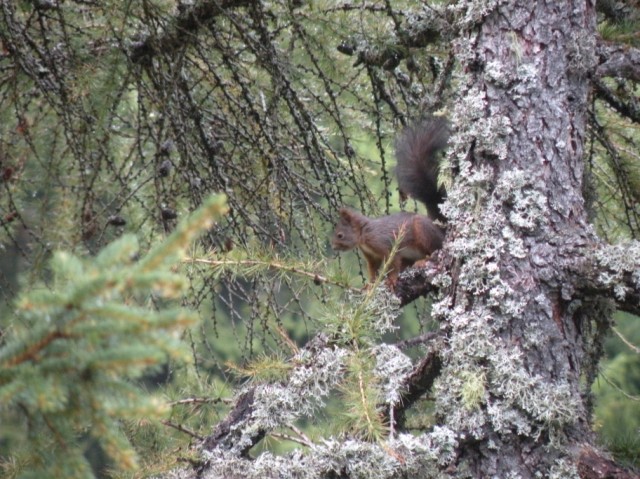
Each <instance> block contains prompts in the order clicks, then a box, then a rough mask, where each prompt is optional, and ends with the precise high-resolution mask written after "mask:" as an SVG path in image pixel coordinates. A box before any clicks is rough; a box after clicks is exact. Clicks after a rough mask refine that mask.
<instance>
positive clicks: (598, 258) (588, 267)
mask: <svg viewBox="0 0 640 479" xmlns="http://www.w3.org/2000/svg"><path fill="white" fill-rule="evenodd" d="M574 268H575V271H574V272H575V273H577V275H578V277H579V278H580V279H579V284H578V289H580V290H582V292H583V293H584V295H586V297H589V296H592V295H600V296H605V297H609V298H611V299H612V300H614V301H615V304H616V308H617V309H619V310H621V311H626V312H628V313H631V314H635V315H640V242H638V241H633V242H629V243H626V244H616V245H607V244H603V245H601V246H599V247H597V248H596V249H595V250H590V251H587V252H585V253H584V255H583V256H582V257H581V258H580V259H578V260H577V261H576V263H575V264H574Z"/></svg>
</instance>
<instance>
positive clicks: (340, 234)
mask: <svg viewBox="0 0 640 479" xmlns="http://www.w3.org/2000/svg"><path fill="white" fill-rule="evenodd" d="M336 236H337V237H338V239H342V238H344V234H342V233H338V234H337V235H336Z"/></svg>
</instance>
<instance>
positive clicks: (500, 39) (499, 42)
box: [436, 1, 610, 478]
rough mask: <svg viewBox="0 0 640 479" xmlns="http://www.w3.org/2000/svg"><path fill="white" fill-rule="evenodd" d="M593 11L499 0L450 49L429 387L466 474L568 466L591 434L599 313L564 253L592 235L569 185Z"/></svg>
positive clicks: (578, 182)
mask: <svg viewBox="0 0 640 479" xmlns="http://www.w3.org/2000/svg"><path fill="white" fill-rule="evenodd" d="M595 20H596V12H595V2H593V1H585V2H572V1H560V2H555V1H554V2H550V1H540V2H509V4H502V5H501V6H500V7H499V8H498V9H496V10H495V11H494V12H493V13H491V14H490V15H488V16H487V17H485V18H484V19H483V20H482V21H481V22H478V23H473V26H472V27H471V28H470V30H469V31H468V32H467V35H462V36H461V37H460V39H459V41H458V43H457V45H456V46H455V49H456V53H457V57H458V58H459V59H460V60H461V62H462V70H463V71H464V72H465V75H464V76H463V79H462V81H463V82H464V83H462V87H461V90H460V101H458V102H457V107H456V110H455V113H454V118H453V123H454V127H455V128H456V129H457V131H458V134H457V135H456V136H455V137H454V138H453V139H452V141H451V144H452V145H454V152H452V153H451V155H452V156H453V159H454V163H455V162H456V161H458V164H459V169H460V174H459V179H460V181H459V182H458V184H457V185H456V187H455V189H454V190H453V191H452V192H451V194H450V195H449V204H448V205H447V206H446V208H447V214H448V215H449V217H450V219H451V224H450V228H449V236H448V246H447V248H446V250H445V256H446V258H445V261H446V262H447V264H448V265H449V268H448V270H449V271H450V272H452V273H451V274H450V277H449V278H448V279H447V282H449V283H450V286H449V287H448V288H447V290H446V295H445V298H444V299H443V300H442V301H441V302H440V303H439V304H438V305H437V306H436V310H437V311H438V314H439V317H440V318H441V320H442V321H443V322H444V323H445V324H446V327H447V330H448V334H449V347H448V349H447V351H446V352H445V353H444V355H443V359H444V361H443V367H442V374H441V377H440V379H439V382H438V383H437V384H436V388H437V393H436V396H437V397H438V408H437V411H438V415H439V419H440V423H442V424H444V425H446V426H448V427H450V428H451V429H453V430H455V431H457V432H458V434H459V436H460V437H463V438H464V439H463V441H462V443H461V444H460V448H459V453H460V457H459V459H458V461H457V464H458V467H461V468H463V470H464V471H466V472H468V473H470V474H471V475H472V476H473V477H511V476H510V474H511V475H513V477H523V478H527V477H536V472H540V471H551V472H554V471H555V472H556V473H561V475H562V474H568V473H576V472H577V469H575V468H574V467H576V463H575V462H573V461H572V460H571V457H568V456H567V455H566V453H567V451H578V450H579V448H578V447H577V446H579V445H580V444H583V443H592V442H593V437H592V433H591V427H590V424H589V416H590V400H589V388H590V385H591V382H592V380H593V377H594V376H593V374H594V369H595V364H596V361H597V359H598V358H599V355H600V352H601V339H602V338H601V336H602V334H601V332H602V326H605V325H607V324H608V321H609V313H610V311H609V308H608V307H607V305H608V303H607V301H606V300H599V299H597V298H596V299H589V298H585V297H583V295H581V293H580V292H579V291H578V289H577V284H578V282H579V281H580V278H579V277H577V275H576V274H575V269H574V268H572V267H571V265H572V264H573V263H574V262H575V261H576V260H577V258H580V257H582V256H583V252H584V250H585V249H589V248H591V247H592V246H595V245H596V244H597V239H596V238H595V236H594V234H593V231H592V229H591V227H590V226H589V224H588V222H587V214H586V208H585V203H584V199H583V195H582V188H583V145H584V135H585V128H586V115H587V104H588V96H589V80H588V72H589V71H590V70H591V69H592V67H593V61H594V59H593V57H592V55H593V53H592V52H593V51H594V45H595ZM585 380H586V383H585ZM584 384H586V387H585V386H584ZM476 398H477V399H476ZM567 447H568V448H569V449H567ZM575 454H576V455H577V454H578V453H577V452H576V453H575ZM570 455H573V453H570ZM573 459H577V456H576V457H573ZM565 477H566V476H565Z"/></svg>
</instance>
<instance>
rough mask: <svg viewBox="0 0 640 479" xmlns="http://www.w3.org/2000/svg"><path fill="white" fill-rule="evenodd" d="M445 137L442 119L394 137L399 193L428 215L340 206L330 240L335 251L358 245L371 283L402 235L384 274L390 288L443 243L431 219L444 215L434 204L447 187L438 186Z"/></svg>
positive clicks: (445, 128)
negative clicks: (377, 213) (421, 206)
mask: <svg viewBox="0 0 640 479" xmlns="http://www.w3.org/2000/svg"><path fill="white" fill-rule="evenodd" d="M448 138H449V132H448V125H447V122H446V120H444V119H442V118H432V119H428V120H423V121H422V122H420V123H417V124H416V125H414V126H412V127H408V128H406V129H405V130H404V131H403V132H402V133H401V134H400V136H399V137H398V139H397V140H396V157H397V161H398V164H397V167H396V175H397V177H398V186H399V187H400V194H401V196H404V197H406V196H407V195H408V196H411V197H413V198H415V199H416V200H418V201H421V202H422V203H424V204H425V206H426V207H427V210H428V212H429V216H426V215H420V214H416V213H407V212H400V213H394V214H391V215H388V216H381V217H379V218H369V217H367V216H365V215H363V214H362V213H359V212H357V211H354V210H351V209H347V208H342V209H340V219H339V221H338V224H337V225H336V228H335V231H334V234H333V238H332V240H331V245H332V247H333V249H334V250H337V251H348V250H351V249H354V248H356V247H357V248H360V250H361V251H362V254H363V255H364V258H365V260H366V261H367V269H368V270H369V278H370V280H371V282H374V281H375V280H376V278H377V275H378V271H379V270H380V268H381V266H382V265H383V264H384V263H385V262H386V261H387V259H388V258H389V255H390V253H391V251H392V249H393V245H394V243H395V242H396V240H397V239H398V238H400V237H401V238H402V239H401V240H400V244H399V245H398V249H397V252H396V254H395V256H394V257H393V259H392V260H391V264H390V266H389V273H388V277H387V281H388V282H389V284H390V286H391V287H394V286H395V283H396V281H397V279H398V275H399V274H400V273H401V272H402V271H404V270H405V269H406V268H408V267H409V266H412V265H413V264H414V263H415V262H416V261H418V260H421V259H424V258H426V257H428V256H430V255H431V254H432V253H433V252H434V251H436V250H438V249H440V248H441V247H442V241H443V239H444V230H443V229H442V228H441V227H440V226H438V225H437V224H435V223H434V222H433V220H440V221H442V222H444V220H445V218H444V216H443V215H442V213H440V210H439V209H438V205H439V204H440V203H442V201H443V200H444V196H445V191H444V189H443V188H438V181H437V176H438V163H439V162H438V157H437V154H438V152H439V151H440V150H442V149H443V148H444V147H445V146H446V144H447V140H448Z"/></svg>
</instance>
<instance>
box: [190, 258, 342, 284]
mask: <svg viewBox="0 0 640 479" xmlns="http://www.w3.org/2000/svg"><path fill="white" fill-rule="evenodd" d="M183 262H184V263H198V264H208V265H210V266H218V267H224V266H248V267H250V266H263V267H265V268H272V269H277V270H282V271H288V272H290V273H294V274H297V275H300V276H306V277H308V278H311V279H313V282H314V283H316V284H320V283H326V284H333V285H334V286H340V287H341V288H345V289H353V288H351V287H350V286H348V285H346V284H344V283H341V282H339V281H334V280H331V279H329V278H327V277H326V276H321V275H319V274H318V273H314V272H312V271H305V270H303V269H300V268H296V267H294V266H287V265H286V264H283V263H279V262H277V261H262V260H256V259H244V260H229V259H220V260H213V259H203V258H185V259H184V260H183Z"/></svg>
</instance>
